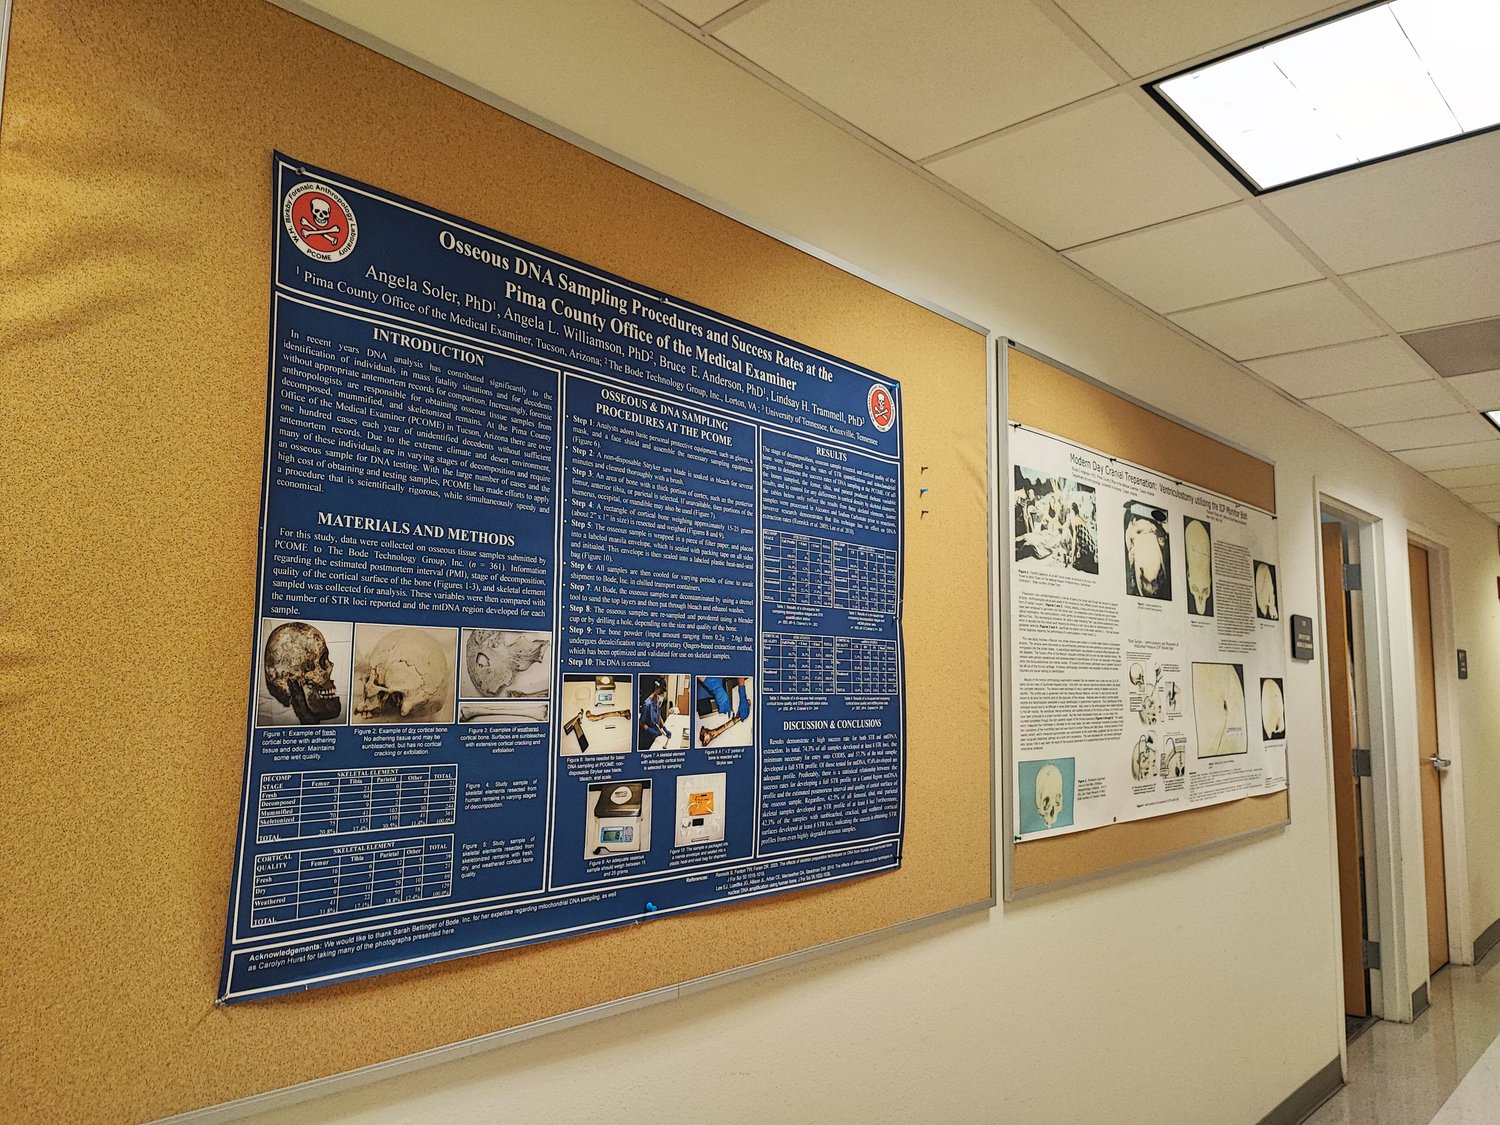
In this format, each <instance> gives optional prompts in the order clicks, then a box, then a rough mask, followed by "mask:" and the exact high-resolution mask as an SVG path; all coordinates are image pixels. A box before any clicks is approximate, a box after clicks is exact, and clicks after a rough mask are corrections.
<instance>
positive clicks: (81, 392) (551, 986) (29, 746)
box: [0, 0, 996, 1123]
mask: <svg viewBox="0 0 1500 1125" xmlns="http://www.w3.org/2000/svg"><path fill="white" fill-rule="evenodd" d="M164 28H170V29H171V34H163V29H164ZM372 47H373V48H375V49H371V48H372ZM387 56H391V57H387ZM80 58H87V60H88V65H87V66H80V65H79V59H80ZM226 59H227V60H230V62H229V63H227V64H226ZM403 64H406V65H403ZM435 78H436V79H437V80H435ZM5 85H6V88H5V99H6V100H5V111H6V112H5V119H4V127H3V130H0V167H3V168H4V175H3V176H0V210H3V211H4V213H5V214H6V215H7V216H8V217H13V218H14V220H15V221H14V223H13V224H12V225H11V229H9V230H8V231H7V239H6V245H5V250H6V251H7V252H9V254H10V255H11V256H10V259H9V260H10V262H12V263H14V264H15V267H16V268H15V269H14V271H13V275H14V281H15V285H14V286H13V289H14V298H15V299H14V300H13V301H11V302H10V303H9V304H8V305H7V308H6V317H5V323H4V325H3V331H4V334H5V338H6V345H5V348H4V349H3V351H0V368H3V371H4V374H5V376H6V382H7V386H11V387H13V388H14V390H15V394H14V395H13V399H14V401H13V403H12V407H13V408H12V410H10V411H8V412H7V414H6V416H5V417H4V418H3V419H0V449H4V450H5V452H6V455H7V456H6V458H5V460H6V463H7V470H8V471H9V472H10V473H11V475H12V480H13V484H14V487H15V489H16V491H17V492H18V493H24V494H26V495H31V496H43V497H49V498H52V499H51V502H50V503H46V504H32V505H22V506H20V507H19V508H18V509H17V510H16V511H15V512H14V513H13V514H12V518H11V527H10V531H11V534H10V535H9V536H7V537H6V540H5V542H4V543H3V544H0V568H3V569H5V571H6V573H7V575H8V576H9V579H10V582H9V585H10V591H11V593H12V594H13V595H14V603H15V607H16V609H15V616H14V617H13V618H11V619H9V620H7V621H6V622H4V624H5V627H6V630H7V643H6V645H5V646H4V651H3V652H0V707H3V709H4V714H3V725H4V727H5V730H6V735H7V738H8V739H9V740H10V741H11V743H12V744H13V745H14V746H15V747H16V750H17V753H15V754H14V755H12V761H11V762H10V768H11V776H10V780H11V782H12V784H13V789H14V791H15V792H16V793H17V794H18V795H19V798H20V801H21V804H20V805H19V806H18V807H16V808H14V809H13V810H12V812H13V815H12V816H11V817H9V818H7V821H6V824H5V827H3V828H0V836H3V846H6V847H7V848H8V850H9V851H10V853H11V854H15V855H18V856H19V855H26V856H31V857H33V858H36V857H48V858H49V859H51V860H54V862H51V863H50V865H48V866H44V865H42V864H41V863H40V861H38V862H37V863H30V862H28V864H24V865H22V866H21V867H20V868H18V869H17V873H16V874H17V877H16V878H15V879H14V880H13V884H14V885H13V887H12V888H11V890H12V893H11V895H10V898H9V901H8V904H7V905H8V911H7V914H8V916H9V917H11V918H12V919H13V920H14V921H15V922H16V924H17V925H19V926H23V927H24V928H25V929H26V930H27V931H28V932H29V933H30V934H31V935H33V937H34V938H35V940H30V941H18V942H15V943H13V948H12V951H11V957H10V961H9V963H8V965H7V973H6V974H5V978H6V979H5V983H4V984H3V985H0V992H3V994H4V997H5V1001H6V1004H7V1008H8V1010H9V1011H11V1012H13V1013H14V1014H15V1017H16V1018H15V1019H13V1020H12V1021H10V1024H9V1027H8V1030H7V1034H6V1037H5V1038H4V1041H3V1047H4V1050H5V1052H6V1055H7V1059H8V1061H9V1063H10V1068H11V1073H12V1076H13V1083H14V1085H13V1088H12V1090H13V1092H14V1094H13V1097H11V1099H10V1100H9V1101H8V1103H7V1106H6V1108H7V1111H8V1113H9V1114H10V1118H9V1119H12V1120H16V1121H45V1120H60V1119H61V1120H68V1121H74V1122H80V1123H88V1122H95V1121H99V1122H103V1121H115V1120H124V1119H129V1120H146V1119H154V1118H158V1117H161V1116H164V1115H167V1114H174V1113H175V1114H183V1113H192V1114H195V1115H200V1119H204V1118H206V1117H207V1115H212V1114H215V1113H220V1112H222V1113H225V1114H235V1113H243V1112H244V1110H245V1108H246V1107H245V1105H244V1101H245V1100H246V1099H257V1104H264V1103H263V1101H262V1099H267V1098H278V1099H280V1098H291V1099H293V1100H296V1099H298V1098H300V1097H309V1096H315V1094H316V1093H324V1092H327V1087H326V1085H322V1083H325V1082H326V1080H327V1079H328V1078H329V1077H330V1076H336V1075H345V1074H349V1073H350V1072H361V1075H362V1076H370V1075H373V1074H375V1073H376V1072H377V1071H378V1073H380V1074H382V1075H384V1074H389V1073H392V1071H393V1070H395V1069H399V1068H404V1067H410V1066H419V1065H424V1064H425V1063H428V1062H432V1061H438V1059H440V1058H442V1057H444V1056H446V1057H452V1054H453V1053H455V1052H457V1053H468V1052H471V1051H473V1050H476V1049H479V1048H481V1047H483V1046H488V1045H491V1044H495V1043H500V1042H506V1041H510V1040H514V1039H518V1038H524V1037H527V1036H530V1035H534V1034H538V1033H539V1032H541V1031H544V1030H550V1029H552V1028H555V1027H559V1026H565V1025H567V1024H569V1023H574V1022H581V1021H583V1020H587V1019H592V1018H596V1017H598V1016H601V1015H604V1014H608V1013H612V1012H617V1011H620V1010H622V1009H625V1008H630V1007H635V1006H640V1005H644V1004H647V1003H653V1002H656V1001H660V1000H667V999H672V998H674V997H678V996H682V995H685V994H687V993H690V992H694V991H697V990H699V989H701V988H704V987H706V986H708V985H710V984H717V983H723V982H726V981H729V980H732V979H736V978H737V977H739V976H741V975H744V974H748V973H754V972H759V971H762V970H763V969H765V968H768V967H779V966H782V965H785V964H787V963H789V962H791V961H795V960H798V959H802V958H806V957H809V956H812V955H814V954H815V953H818V952H824V951H831V950H834V949H840V948H846V947H847V946H848V945H849V944H850V943H856V942H862V941H865V940H868V939H869V938H871V937H872V936H874V935H878V934H889V933H892V932H895V931H900V930H906V929H910V928H912V927H914V926H918V925H925V924H926V923H928V922H930V921H932V920H935V919H938V918H951V917H953V916H955V915H957V914H961V913H966V912H970V911H975V912H977V911H982V910H984V909H986V908H988V907H990V906H993V905H994V902H995V900H996V888H995V883H996V872H995V855H996V851H995V842H994V838H993V832H994V824H995V820H994V815H993V813H994V810H993V801H994V793H995V785H994V780H995V779H994V758H993V738H992V731H991V724H990V722H989V714H990V705H991V697H990V687H991V683H990V679H991V678H990V667H989V659H990V651H991V646H990V644H989V629H990V622H989V621H988V619H987V616H986V615H985V614H984V613H983V612H982V611H981V610H980V609H979V607H980V606H983V605H984V604H985V598H986V593H987V589H988V577H987V576H988V572H989V568H990V553H989V537H988V529H987V521H986V515H987V512H988V510H989V507H990V505H991V503H992V501H991V499H990V497H989V495H988V492H987V473H986V466H987V464H988V455H989V452H988V451H989V442H988V440H987V437H988V434H987V421H986V420H987V419H988V417H989V415H990V413H991V411H990V410H987V409H986V407H987V406H993V401H992V400H991V399H990V398H989V395H990V393H991V385H992V375H993V371H992V367H991V364H992V353H991V351H990V339H989V337H988V336H987V334H986V333H985V331H984V329H982V328H980V327H978V326H976V325H973V324H970V323H967V322H963V321H961V320H960V319H959V318H957V317H954V316H952V315H950V314H947V313H943V312H941V311H940V310H934V309H932V308H931V307H929V306H925V305H922V304H921V303H919V302H917V301H915V300H912V299H908V298H906V297H903V296H900V295H897V294H895V293H893V292H891V291H890V290H888V289H884V288H881V287H879V286H878V285H877V284H874V283H872V282H871V280H869V279H865V278H860V277H858V276H855V275H853V274H852V273H851V272H850V271H849V270H847V269H844V268H841V267H840V266H839V265H838V264H837V263H832V262H830V261H829V260H827V259H826V258H824V257H822V256H820V255H817V254H816V253H814V252H811V251H809V249H808V248H804V247H799V246H796V245H794V244H791V243H790V242H789V241H788V240H786V239H780V238H776V237H772V236H771V235H769V234H768V233H767V232H765V231H761V230H757V229H753V228H752V227H751V226H749V225H747V224H745V223H743V222H740V221H737V220H736V219H735V218H734V217H731V216H729V215H726V214H724V213H721V212H720V211H718V210H716V209H714V208H713V207H712V206H705V205H704V203H703V202H702V201H698V200H693V199H690V198H686V197H685V196H684V194H683V193H682V192H681V191H680V190H677V189H676V188H675V187H674V186H673V185H670V184H664V183H662V182H660V181H659V180H656V179H655V178H654V177H652V176H651V175H650V174H649V172H647V171H646V170H644V169H639V168H633V167H630V166H628V165H626V164H625V162H623V161H620V160H618V159H615V158H612V157H609V156H608V154H601V153H600V152H598V151H585V149H584V148H583V147H581V146H580V145H579V144H578V143H570V138H567V137H562V136H559V135H558V132H557V131H556V130H554V129H552V128H550V127H542V126H540V125H539V123H537V122H535V121H526V120H522V119H521V118H520V117H518V116H517V115H516V114H514V113H509V112H506V111H505V109H506V107H504V106H501V105H498V104H497V103H496V100H495V99H494V98H493V97H489V96H484V97H481V95H480V93H479V92H478V91H475V90H472V89H466V88H463V87H462V86H461V84H460V83H458V82H457V81H456V80H450V77H449V76H444V75H433V74H431V73H428V74H424V73H421V72H419V67H418V64H417V63H416V61H415V60H411V59H405V58H401V57H399V56H398V55H397V53H396V52H393V51H389V50H388V49H386V48H383V47H381V46H380V45H378V44H373V43H366V44H364V45H361V44H360V43H356V42H351V41H350V40H349V39H348V38H347V37H341V36H340V35H338V34H335V32H333V31H330V30H328V29H327V28H325V27H319V26H315V25H314V24H312V23H309V22H308V21H307V20H306V19H304V18H302V17H300V16H298V15H296V14H293V13H292V12H289V11H286V10H283V9H282V8H279V7H276V6H273V5H270V4H264V3H244V4H229V5H202V4H193V3H189V2H187V0H158V2H155V3H152V4H150V5H135V4H128V3H123V2H114V3H99V4H93V5H78V4H76V3H68V2H67V0H27V2H25V3H22V4H17V5H16V9H15V12H14V18H13V22H12V25H11V40H10V45H9V56H8V60H7V72H6V75H5ZM314 95H315V96H314ZM314 102H315V104H316V106H317V111H316V112H315V113H314V112H309V109H308V106H309V105H310V104H313V103H314ZM485 102H488V103H489V104H485ZM572 140H575V141H576V139H572ZM278 147H279V148H280V149H282V150H283V151H290V152H293V153H296V154H297V155H298V157H299V159H304V160H306V161H308V162H309V163H316V164H318V166H320V167H327V168H332V169H337V170H339V171H340V172H343V173H347V175H348V176H349V177H350V178H352V179H358V180H361V181H362V182H364V183H370V184H375V185H378V186H380V187H381V188H382V189H383V190H388V191H390V192H391V193H392V194H395V195H400V196H402V197H403V198H406V199H411V200H417V201H420V202H421V203H423V204H424V205H427V206H430V207H432V208H434V209H440V210H442V211H444V212H447V213H449V214H452V215H455V216H462V217H464V218H465V219H467V220H471V221H473V222H475V223H478V224H483V225H485V226H489V227H493V228H495V229H497V230H502V231H504V232H505V233H506V234H508V235H511V236H514V237H515V238H518V239H523V240H526V241H528V242H530V243H532V244H534V245H537V246H544V247H547V248H548V249H550V250H554V251H556V252H557V253H558V254H562V255H567V256H569V257H572V258H575V259H578V260H581V261H586V262H589V263H591V264H593V265H595V266H597V267H598V268H599V269H601V270H607V271H610V272H613V273H616V274H618V275H619V276H621V277H624V278H628V279H630V280H632V281H635V282H638V283H640V284H642V285H648V286H651V287H653V288H655V289H658V290H660V291H662V292H666V293H670V294H672V295H674V296H677V297H680V298H682V299H683V300H687V301H692V302H694V303H696V304H700V305H702V306H703V307H705V308H709V309H713V310H715V311H718V312H722V313H723V314H725V315H727V316H732V317H734V318H736V319H740V320H743V321H745V322H747V323H752V324H755V325H758V326H761V327H763V328H764V329H765V330H766V331H768V332H774V333H776V334H778V335H782V336H784V337H786V338H787V339H790V340H796V341H799V342H801V343H804V344H806V345H807V346H808V347H812V348H817V349H819V350H820V351H824V352H827V353H829V354H832V355H837V356H840V357H843V358H846V359H848V360H849V361H850V362H852V363H857V364H860V365H862V366H866V367H868V368H870V369H872V370H881V371H889V372H891V373H892V377H893V378H896V379H898V380H899V381H900V384H901V390H902V398H901V402H902V410H903V412H904V425H905V430H904V441H905V463H906V466H907V470H906V475H905V477H904V483H905V488H904V494H903V495H901V496H900V497H899V501H898V502H899V503H900V504H901V505H902V506H903V512H904V526H905V528H906V542H905V584H904V587H903V590H904V595H903V596H904V604H903V606H902V616H903V621H904V629H905V636H906V639H907V643H906V652H905V656H904V666H905V671H906V676H907V684H908V693H907V694H908V704H907V707H908V714H909V720H908V732H909V733H908V739H907V747H908V760H909V762H910V765H909V768H908V770H907V795H906V821H905V832H906V836H905V844H904V848H903V854H902V865H901V868H900V870H898V871H890V872H885V873H881V874H879V875H873V876H870V877H868V878H861V879H858V880H852V881H849V882H846V883H841V884H838V885H829V886H826V887H814V888H809V889H806V890H802V891H797V892H794V893H790V894H786V895H779V896H776V897H772V898H766V899H763V900H759V901H757V902H755V903H741V902H737V903H732V904H726V905H723V906H716V907H714V908H713V909H709V910H703V911H699V912H696V913H691V914H683V915H678V916H674V917H669V918H663V919H660V920H652V921H648V922H645V923H643V924H640V925H631V926H624V927H621V928H618V929H612V930H609V931H608V932H603V933H598V934H590V935H585V936H581V937H576V938H569V939H565V940H560V941H553V942H548V943H547V944H544V945H535V946H528V947H526V948H521V949H513V950H506V951H502V952H498V953H492V954H485V955H482V956H476V957H470V958H465V959H463V960H458V961H452V962H447V963H443V964H432V965H425V966H422V967H418V968H412V969H409V970H405V971H403V972H401V973H398V974H393V975H391V976H388V977H382V978H378V979H368V980H360V981H351V982H348V983H342V984H337V985H334V986H331V987H328V988H322V989H318V990H316V991H312V992H306V993H297V994H290V995H283V996H277V997H272V998H268V999H265V1000H263V1001H257V1002H256V1003H254V1004H246V1005H238V1006H221V1007H217V1008H216V1007H215V1006H214V996H215V981H216V979H217V977H218V970H219V965H220V957H221V953H222V950H223V928H222V924H223V920H224V916H225V911H226V902H227V897H228V880H227V876H228V873H229V870H230V866H231V863H232V856H233V847H234V830H235V822H236V812H235V810H236V807H237V800H238V793H239V787H240V778H241V771H242V767H243V763H244V757H245V753H244V737H245V720H246V710H245V694H244V686H245V684H246V683H247V682H249V676H250V668H251V664H250V651H249V650H250V646H249V645H247V643H246V641H247V637H248V636H249V632H248V630H250V629H251V628H253V620H254V617H255V608H254V575H255V572H256V548H255V544H256V539H257V528H258V518H259V515H260V507H259V503H258V498H259V495H260V491H261V477H262V466H263V452H264V436H265V418H266V397H267V386H266V371H267V348H268V339H267V324H268V322H269V304H268V295H267V290H268V285H267V279H268V272H267V271H268V268H269V262H268V255H267V231H268V230H269V229H271V222H272V211H271V206H272V204H271V193H270V191H269V181H268V179H267V176H268V171H269V168H270V164H271V154H272V152H273V151H274V150H276V149H277V148H278ZM187 202H191V203H192V205H193V206H194V207H196V208H198V209H199V210H198V211H197V212H195V214H197V216H198V217H197V219H196V220H195V222H198V223H200V224H211V230H210V233H209V234H205V235H204V236H202V237H196V238H186V237H184V218H183V215H184V213H185V211H184V208H185V206H186V203H187ZM7 296H8V297H10V296H11V294H10V293H8V294H7ZM64 509H65V510H66V514H67V516H68V518H67V519H60V518H59V512H60V511H61V510H64ZM64 532H65V533H64ZM79 637H87V638H88V639H89V645H90V651H91V654H92V655H91V659H93V660H95V661H97V662H98V664H97V666H98V667H100V668H106V667H107V668H108V669H109V670H110V672H109V675H108V676H101V677H99V678H98V681H97V682H95V683H93V684H91V687H90V695H89V699H88V703H87V706H80V701H79V695H78V680H77V676H78V673H77V666H76V658H74V657H72V656H71V655H70V653H73V652H75V651H76V648H77V643H78V642H77V638H79ZM21 682H24V683H25V685H26V686H25V690H24V691H15V690H11V689H12V688H13V687H14V686H15V685H16V684H18V683H21ZM954 714H963V715H965V716H969V718H967V719H966V721H965V722H964V723H963V724H961V725H960V726H958V727H955V725H954V724H952V723H951V722H950V718H951V716H952V715H954ZM38 935H40V936H38ZM101 997H106V998H108V999H107V1001H106V1002H103V1003H101V1000H100V998H101ZM351 1027H356V1028H359V1029H360V1030H359V1034H358V1035H350V1034H348V1029H349V1028H351ZM390 1060H399V1061H396V1062H391V1061H390ZM289 1087H291V1088H295V1089H294V1090H293V1091H292V1093H290V1094H283V1093H280V1091H283V1090H286V1088H289ZM223 1103H238V1105H237V1106H236V1107H234V1108H227V1109H224V1110H215V1109H213V1108H209V1109H204V1108H203V1107H214V1106H219V1105H222V1104H223Z"/></svg>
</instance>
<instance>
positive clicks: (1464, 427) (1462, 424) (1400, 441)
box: [1355, 414, 1495, 452]
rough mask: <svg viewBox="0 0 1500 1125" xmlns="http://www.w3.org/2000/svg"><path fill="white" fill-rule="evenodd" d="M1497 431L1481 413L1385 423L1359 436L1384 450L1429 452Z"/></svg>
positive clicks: (1364, 429)
mask: <svg viewBox="0 0 1500 1125" xmlns="http://www.w3.org/2000/svg"><path fill="white" fill-rule="evenodd" d="M1494 432H1495V431H1494V430H1492V429H1491V428H1490V424H1489V423H1488V422H1486V421H1485V420H1484V419H1483V418H1481V417H1480V416H1479V415H1478V414H1453V415H1450V416H1449V417H1446V418H1423V419H1420V420H1418V421H1413V422H1385V423H1383V424H1381V425H1378V426H1360V427H1359V428H1358V429H1356V430H1355V433H1357V434H1359V435H1360V436H1362V437H1366V438H1369V439H1370V440H1371V441H1373V442H1374V443H1375V444H1376V445H1378V446H1380V447H1381V448H1382V449H1389V450H1391V451H1392V452H1395V451H1396V450H1398V449H1426V448H1427V447H1429V446H1433V445H1460V444H1462V443H1465V442H1475V441H1484V440H1485V439H1486V438H1488V437H1489V436H1490V435H1491V434H1493V433H1494Z"/></svg>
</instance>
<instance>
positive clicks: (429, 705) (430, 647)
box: [354, 629, 452, 722]
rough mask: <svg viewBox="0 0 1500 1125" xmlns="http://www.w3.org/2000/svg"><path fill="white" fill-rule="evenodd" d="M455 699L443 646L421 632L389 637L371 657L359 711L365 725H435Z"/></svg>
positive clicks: (362, 682)
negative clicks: (431, 721) (433, 721)
mask: <svg viewBox="0 0 1500 1125" xmlns="http://www.w3.org/2000/svg"><path fill="white" fill-rule="evenodd" d="M451 698H452V686H451V682H450V677H449V668H448V657H447V655H446V654H445V653H444V652H443V646H442V645H440V644H438V642H437V641H436V640H434V639H433V638H432V637H431V636H430V635H429V634H427V633H424V632H422V631H421V630H419V629H396V630H392V631H391V632H389V633H387V634H386V635H385V636H384V637H382V638H381V639H380V641H379V642H378V643H377V644H376V645H375V647H374V648H373V649H372V650H371V651H370V656H369V660H368V661H367V662H366V664H365V666H364V669H363V672H362V674H361V677H360V681H359V699H358V700H357V701H356V702H355V705H354V711H355V714H356V715H359V716H361V717H362V718H363V719H364V720H365V721H366V722H378V721H381V720H382V719H384V720H385V721H392V720H402V719H409V720H413V721H421V720H425V719H430V718H432V717H433V716H434V715H436V714H437V713H438V712H439V711H441V710H442V709H443V708H444V707H445V706H447V704H448V702H449V700H450V699H451Z"/></svg>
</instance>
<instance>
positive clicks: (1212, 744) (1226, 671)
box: [1193, 664, 1250, 758]
mask: <svg viewBox="0 0 1500 1125" xmlns="http://www.w3.org/2000/svg"><path fill="white" fill-rule="evenodd" d="M1193 711H1194V715H1195V717H1196V719H1197V723H1198V757H1200V758H1219V757H1224V756H1225V755H1228V754H1246V753H1249V751H1250V744H1249V738H1248V735H1247V733H1246V731H1245V669H1244V667H1243V666H1241V665H1239V664H1194V665H1193Z"/></svg>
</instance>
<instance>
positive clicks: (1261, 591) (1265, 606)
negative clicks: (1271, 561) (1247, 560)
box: [1255, 562, 1277, 621]
mask: <svg viewBox="0 0 1500 1125" xmlns="http://www.w3.org/2000/svg"><path fill="white" fill-rule="evenodd" d="M1255 608H1256V609H1258V610H1259V611H1260V615H1261V616H1262V617H1264V618H1266V619H1267V620H1270V621H1275V620H1276V619H1277V615H1276V575H1275V574H1274V573H1273V572H1272V570H1271V567H1270V566H1269V565H1268V564H1267V563H1263V562H1257V563H1256V564H1255Z"/></svg>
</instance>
